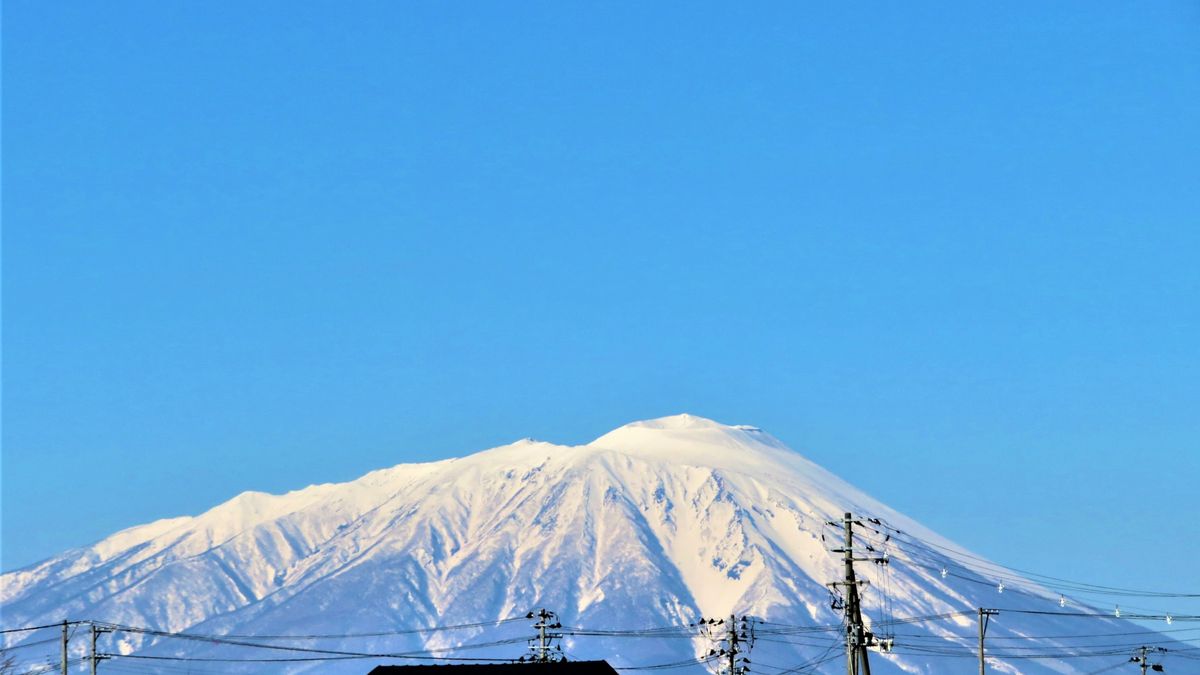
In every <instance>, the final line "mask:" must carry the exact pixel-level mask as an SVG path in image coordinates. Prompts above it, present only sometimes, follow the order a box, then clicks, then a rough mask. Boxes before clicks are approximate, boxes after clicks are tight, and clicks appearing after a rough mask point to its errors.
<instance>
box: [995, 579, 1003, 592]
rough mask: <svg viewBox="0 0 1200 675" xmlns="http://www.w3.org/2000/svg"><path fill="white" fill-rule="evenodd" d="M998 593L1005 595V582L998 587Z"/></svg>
mask: <svg viewBox="0 0 1200 675" xmlns="http://www.w3.org/2000/svg"><path fill="white" fill-rule="evenodd" d="M996 592H997V593H1003V592H1004V582H1003V581H1001V582H1000V585H998V586H996Z"/></svg>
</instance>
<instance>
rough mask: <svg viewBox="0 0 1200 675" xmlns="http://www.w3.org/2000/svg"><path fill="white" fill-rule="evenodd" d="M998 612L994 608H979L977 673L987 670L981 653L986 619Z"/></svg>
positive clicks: (980, 674)
mask: <svg viewBox="0 0 1200 675" xmlns="http://www.w3.org/2000/svg"><path fill="white" fill-rule="evenodd" d="M999 613H1000V612H999V611H998V610H995V609H984V608H982V607H980V608H979V675H985V673H986V672H987V661H986V660H985V659H984V655H983V636H984V635H986V634H987V625H988V619H990V618H991V617H993V616H995V615H997V614H999Z"/></svg>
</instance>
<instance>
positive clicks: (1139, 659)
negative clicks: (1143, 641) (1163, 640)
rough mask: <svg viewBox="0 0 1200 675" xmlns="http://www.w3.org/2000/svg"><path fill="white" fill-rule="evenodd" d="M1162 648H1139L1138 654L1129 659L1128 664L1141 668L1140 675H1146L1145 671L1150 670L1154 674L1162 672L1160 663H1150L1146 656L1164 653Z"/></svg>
mask: <svg viewBox="0 0 1200 675" xmlns="http://www.w3.org/2000/svg"><path fill="white" fill-rule="evenodd" d="M1165 651H1166V650H1165V649H1163V648H1162V647H1139V648H1138V653H1137V654H1136V655H1134V656H1133V657H1132V658H1130V659H1129V661H1130V663H1136V664H1138V665H1139V666H1141V668H1142V675H1146V671H1147V670H1152V671H1154V672H1156V673H1161V672H1163V667H1162V664H1161V663H1150V658H1149V656H1147V655H1148V654H1149V653H1150V652H1165Z"/></svg>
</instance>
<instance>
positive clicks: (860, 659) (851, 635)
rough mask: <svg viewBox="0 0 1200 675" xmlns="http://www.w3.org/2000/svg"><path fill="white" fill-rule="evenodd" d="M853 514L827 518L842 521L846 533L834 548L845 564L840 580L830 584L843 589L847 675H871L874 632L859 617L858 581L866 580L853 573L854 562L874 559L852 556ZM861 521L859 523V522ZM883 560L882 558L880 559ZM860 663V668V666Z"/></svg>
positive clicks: (837, 523) (860, 601)
mask: <svg viewBox="0 0 1200 675" xmlns="http://www.w3.org/2000/svg"><path fill="white" fill-rule="evenodd" d="M854 523H855V521H854V515H853V514H851V513H849V512H847V513H846V514H845V515H844V516H843V517H842V521H841V522H840V523H839V522H837V521H830V522H829V523H828V524H829V525H834V526H836V525H841V526H842V530H843V534H844V535H845V538H844V544H843V546H842V548H835V549H833V552H834V553H841V554H842V562H843V563H844V565H845V569H844V572H843V578H842V581H835V582H832V583H830V584H829V585H830V586H834V587H837V586H841V587H843V588H845V589H846V603H845V617H846V675H871V663H870V661H869V660H868V659H867V647H869V646H871V645H874V644H876V642H875V636H874V635H871V634H870V633H869V632H867V629H866V626H864V625H863V618H862V600H861V598H860V597H859V594H858V586H859V584H865V583H867V582H866V581H858V579H857V578H856V577H855V575H854V563H855V562H866V561H874V559H872V558H855V557H854ZM859 524H860V525H861V523H859ZM880 560H881V561H882V559H880ZM860 665H861V670H860V669H859V666H860Z"/></svg>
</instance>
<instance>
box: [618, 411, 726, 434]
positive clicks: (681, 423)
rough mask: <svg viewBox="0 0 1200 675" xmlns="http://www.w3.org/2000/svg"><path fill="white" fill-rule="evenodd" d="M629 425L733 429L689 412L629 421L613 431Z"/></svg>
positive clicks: (639, 426)
mask: <svg viewBox="0 0 1200 675" xmlns="http://www.w3.org/2000/svg"><path fill="white" fill-rule="evenodd" d="M630 427H635V428H642V429H735V428H737V427H731V426H728V425H725V424H721V423H720V422H717V421H715V420H710V419H708V418H707V417H700V416H699V415H692V414H690V413H680V414H678V415H668V416H666V417H656V418H654V419H650V420H641V421H639V422H630V423H629V424H626V425H625V426H622V427H619V428H618V429H615V430H614V431H619V430H620V429H626V428H630Z"/></svg>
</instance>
